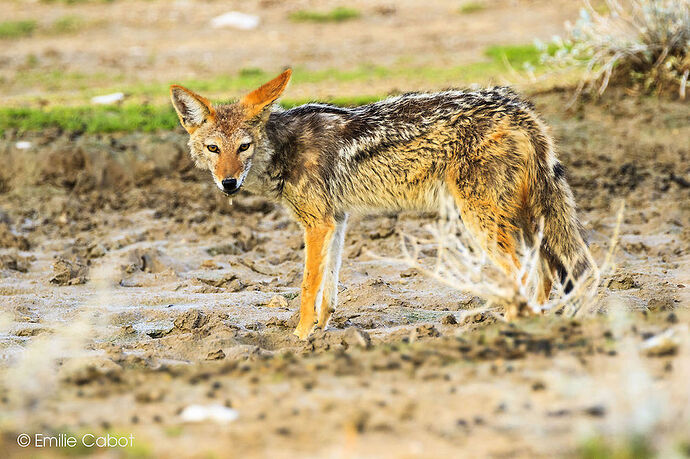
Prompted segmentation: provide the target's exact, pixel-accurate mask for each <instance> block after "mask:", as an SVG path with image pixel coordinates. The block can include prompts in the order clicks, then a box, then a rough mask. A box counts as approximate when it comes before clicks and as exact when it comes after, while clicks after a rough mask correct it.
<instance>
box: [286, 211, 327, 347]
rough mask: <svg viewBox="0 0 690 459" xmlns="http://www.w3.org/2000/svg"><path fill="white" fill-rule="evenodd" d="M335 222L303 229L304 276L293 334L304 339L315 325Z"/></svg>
mask: <svg viewBox="0 0 690 459" xmlns="http://www.w3.org/2000/svg"><path fill="white" fill-rule="evenodd" d="M334 229H335V224H334V223H333V222H332V221H328V222H323V223H320V224H318V225H311V226H307V227H306V228H305V231H304V243H305V252H306V259H305V262H304V278H303V279H302V297H301V302H300V312H299V323H298V324H297V328H296V329H295V333H294V334H295V335H297V336H298V337H299V338H300V339H306V338H307V336H309V334H310V333H311V332H312V330H314V327H315V326H316V308H317V307H318V306H319V305H318V304H317V302H320V301H321V295H320V293H321V286H322V284H323V273H324V268H325V261H326V255H327V253H328V247H329V245H330V242H331V239H332V238H333V232H334Z"/></svg>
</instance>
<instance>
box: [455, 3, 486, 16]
mask: <svg viewBox="0 0 690 459" xmlns="http://www.w3.org/2000/svg"><path fill="white" fill-rule="evenodd" d="M485 9H486V5H485V4H483V3H480V2H467V3H463V5H462V6H461V7H460V9H459V10H458V12H459V13H460V14H472V13H478V12H479V11H484V10H485Z"/></svg>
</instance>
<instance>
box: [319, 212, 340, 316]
mask: <svg viewBox="0 0 690 459" xmlns="http://www.w3.org/2000/svg"><path fill="white" fill-rule="evenodd" d="M346 225H347V215H344V216H343V217H342V218H341V219H338V222H337V223H336V227H335V232H334V233H333V237H332V238H331V244H330V247H329V248H328V254H327V257H326V258H327V261H326V272H325V274H324V281H323V299H322V300H321V308H319V310H318V313H319V321H318V323H317V324H316V327H317V328H321V329H325V328H326V326H327V325H328V320H329V319H330V318H331V314H333V312H334V311H335V306H336V305H337V304H338V274H339V272H340V265H341V263H342V253H343V244H344V243H345V226H346Z"/></svg>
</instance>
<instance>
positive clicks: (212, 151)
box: [206, 145, 220, 153]
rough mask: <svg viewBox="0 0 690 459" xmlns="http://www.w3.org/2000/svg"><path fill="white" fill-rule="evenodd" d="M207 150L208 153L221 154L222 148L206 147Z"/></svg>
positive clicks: (215, 146)
mask: <svg viewBox="0 0 690 459" xmlns="http://www.w3.org/2000/svg"><path fill="white" fill-rule="evenodd" d="M206 148H208V151H210V152H211V153H220V148H218V145H206Z"/></svg>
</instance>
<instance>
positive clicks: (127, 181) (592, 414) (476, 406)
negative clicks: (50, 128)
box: [0, 91, 690, 457]
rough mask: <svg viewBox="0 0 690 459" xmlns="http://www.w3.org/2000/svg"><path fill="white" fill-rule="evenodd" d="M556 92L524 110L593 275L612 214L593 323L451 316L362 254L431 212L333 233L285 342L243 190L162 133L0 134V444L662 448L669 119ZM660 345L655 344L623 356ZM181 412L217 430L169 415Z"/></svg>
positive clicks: (444, 295)
mask: <svg viewBox="0 0 690 459" xmlns="http://www.w3.org/2000/svg"><path fill="white" fill-rule="evenodd" d="M568 97H569V93H563V92H559V91H551V92H547V93H542V94H534V95H533V99H534V101H535V103H536V105H537V108H538V109H539V110H540V111H541V112H542V113H544V115H545V118H546V120H547V121H548V123H549V124H550V125H551V126H552V127H553V131H554V135H555V137H556V138H557V140H558V143H559V151H560V157H561V159H562V160H563V162H564V164H565V165H566V167H567V176H568V180H569V182H570V183H571V185H572V187H573V190H574V193H575V196H576V199H577V202H578V204H579V207H580V216H581V219H582V221H583V223H584V227H585V228H586V231H587V235H588V238H589V240H590V242H591V248H592V252H593V255H594V257H595V258H596V259H597V260H602V259H603V258H604V256H605V254H606V252H607V251H608V248H609V243H610V238H611V236H612V233H613V231H614V227H615V225H616V211H617V210H618V208H619V205H620V202H621V200H624V201H625V202H626V206H627V207H626V211H625V214H624V218H623V221H622V225H621V230H620V231H621V234H620V239H619V250H618V251H617V252H616V258H615V260H616V264H617V268H616V270H615V271H614V272H613V273H611V274H609V275H607V277H605V278H604V279H603V281H602V284H601V286H600V288H599V293H600V297H599V298H598V300H597V303H596V307H595V308H594V309H595V312H594V313H593V314H587V315H584V316H581V317H578V318H576V319H570V318H566V317H563V316H559V315H546V316H544V317H541V318H537V319H521V320H518V321H517V322H514V323H510V324H506V323H503V322H502V321H501V320H500V317H498V318H497V317H496V316H495V315H491V314H471V313H467V311H471V310H473V309H475V308H477V307H478V306H480V305H481V300H479V299H477V298H473V297H471V296H469V295H467V294H465V293H463V292H460V291H455V290H454V289H452V288H449V287H445V286H442V285H438V284H436V283H434V282H433V281H431V280H429V279H427V278H425V277H423V276H422V275H420V274H418V273H417V272H415V271H414V270H410V269H408V268H407V267H406V266H405V265H404V264H402V263H398V262H395V261H387V260H382V259H380V258H377V256H381V257H387V258H399V257H400V255H401V250H400V240H399V237H398V233H399V232H400V231H402V232H406V233H410V234H413V235H424V234H425V230H424V228H423V227H424V226H425V225H426V224H428V223H431V222H433V221H434V220H435V218H436V216H435V215H433V214H424V215H420V214H415V213H403V214H400V215H390V216H355V217H353V218H352V219H351V223H350V225H349V231H348V234H347V237H346V249H345V253H344V255H345V256H344V262H343V269H342V274H341V283H340V294H339V298H340V304H339V306H338V309H337V311H336V313H335V315H334V318H333V320H332V321H331V327H330V329H329V330H327V331H325V332H319V333H317V334H316V335H314V336H313V337H312V338H311V339H309V340H308V341H306V342H301V341H298V340H297V339H296V338H295V337H294V336H293V335H292V334H291V332H292V328H293V327H294V326H295V324H296V320H297V316H296V312H297V309H298V307H299V296H298V293H299V285H300V281H301V276H302V250H303V241H302V236H301V232H300V228H299V226H298V225H297V224H296V223H295V222H294V221H293V220H292V219H291V217H290V216H289V214H288V213H287V212H286V211H285V210H284V209H283V208H282V207H280V206H279V205H276V204H274V203H271V202H268V201H266V200H264V199H263V198H261V197H256V196H250V195H247V194H244V195H239V196H237V197H236V198H235V200H234V203H233V204H232V205H230V203H229V202H228V201H227V199H226V198H224V197H222V196H221V195H220V193H219V192H218V191H217V190H216V189H215V186H214V185H213V184H212V183H211V181H210V179H209V177H207V176H206V175H205V174H206V173H204V172H201V171H197V170H195V169H193V168H192V166H191V163H190V161H189V159H188V157H187V155H186V147H185V142H186V139H185V136H184V135H183V133H181V132H179V131H177V132H173V133H161V134H148V135H143V134H128V135H117V134H114V135H108V136H75V135H71V136H70V135H68V134H63V133H59V132H53V133H46V134H44V135H41V136H35V138H32V139H30V140H31V141H33V142H35V143H36V144H37V145H39V147H38V148H37V149H36V150H35V151H34V152H31V153H27V152H23V153H22V155H25V156H23V158H24V160H25V162H24V163H22V162H21V161H19V160H17V159H16V158H17V153H18V152H17V150H15V146H14V142H15V141H16V139H15V138H13V134H12V133H10V134H9V135H8V136H7V137H6V139H4V140H3V141H2V145H1V146H0V151H2V154H3V155H5V156H6V157H8V158H10V157H12V158H15V159H14V161H13V162H8V163H6V164H10V166H11V168H12V169H10V170H7V169H6V170H5V171H4V172H3V183H5V186H6V192H5V193H3V194H0V216H1V219H0V220H1V222H0V246H1V247H2V249H0V272H1V273H2V276H1V279H0V301H1V302H2V314H3V316H2V317H0V325H2V326H3V329H2V330H0V332H1V333H2V334H0V355H2V359H1V360H0V365H1V368H2V378H0V380H1V383H0V406H1V407H2V408H1V409H0V428H1V429H2V432H3V436H2V437H0V449H2V450H3V451H6V452H9V453H11V454H17V455H21V454H23V453H27V451H25V450H21V449H20V448H19V447H17V446H16V437H17V435H18V434H19V433H22V432H30V433H32V432H71V433H79V432H82V433H83V432H92V431H96V432H119V433H127V434H130V433H132V434H134V435H135V437H136V442H137V443H136V444H137V448H138V449H137V451H138V453H140V454H155V455H162V456H178V455H180V454H181V455H184V456H202V455H208V454H215V455H222V456H231V457H235V456H236V457H247V456H271V457H276V456H278V457H292V456H294V455H296V454H302V455H305V456H308V457H322V456H326V455H342V456H343V457H351V456H389V457H420V456H439V455H441V454H449V455H450V454H454V455H457V454H458V453H462V454H463V455H468V456H470V455H471V456H495V457H514V456H520V457H537V456H544V457H547V456H553V455H554V454H558V455H561V454H573V453H575V452H576V451H578V448H581V447H582V446H583V445H585V444H586V441H587V439H588V438H592V437H596V436H603V437H604V438H607V439H612V440H611V441H613V442H615V441H625V440H624V439H625V438H628V436H629V435H632V434H633V433H636V432H637V433H640V434H641V435H644V434H649V437H648V438H649V439H650V440H649V441H650V444H651V447H653V448H657V452H660V453H662V452H664V451H668V448H675V447H677V446H678V445H682V444H683V441H687V440H688V437H687V429H686V427H687V425H688V420H689V418H688V406H690V405H689V400H688V391H687V378H688V377H690V367H689V365H688V362H689V361H690V359H688V352H689V351H690V348H689V346H690V343H688V333H687V325H688V320H689V319H690V315H689V313H688V305H689V304H690V294H689V293H688V292H689V289H688V286H689V285H690V269H689V266H690V263H689V261H690V226H688V225H689V222H690V218H689V216H690V209H689V206H690V188H689V187H688V180H689V179H690V166H688V164H689V162H688V160H689V159H690V158H689V156H690V150H689V149H688V143H687V141H685V142H684V141H681V139H688V138H690V123H688V120H689V112H688V107H687V104H683V103H680V102H669V101H660V100H656V99H644V98H631V97H628V96H626V95H624V94H621V93H615V92H614V93H611V95H610V96H608V97H607V98H604V99H603V100H601V101H599V102H597V103H594V102H586V101H583V103H582V104H581V105H580V106H579V107H578V108H576V109H575V110H574V111H573V112H571V113H565V112H564V111H563V110H562V107H563V105H564V104H565V102H566V100H567V99H568ZM27 155H28V156H27ZM8 161H9V160H8ZM8 167H9V166H8ZM22 174H24V175H22ZM375 255H377V256H375ZM433 256H434V248H433V247H432V246H430V247H428V250H424V251H422V257H425V258H428V259H429V260H431V259H433ZM669 330H670V331H669ZM664 333H670V334H672V335H673V342H677V343H679V344H678V345H672V346H670V348H664V349H662V350H661V351H658V352H654V351H652V352H645V351H643V350H641V349H642V348H641V346H642V343H643V342H645V340H649V339H650V338H654V337H655V336H662V335H663V334H664ZM651 354H653V355H651ZM193 404H201V405H209V404H219V405H222V406H225V407H229V408H231V409H233V410H236V414H237V415H238V418H237V420H235V421H233V422H228V423H214V422H211V421H208V422H203V423H191V422H186V421H185V419H184V417H183V416H182V413H183V412H184V409H185V408H186V407H188V406H190V405H193ZM621 439H623V440H621ZM37 452H38V453H44V454H51V453H48V452H47V451H45V450H43V451H37V450H34V451H33V452H32V453H37ZM53 452H54V451H53Z"/></svg>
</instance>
